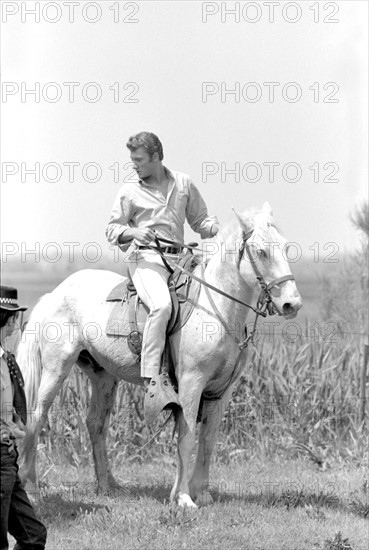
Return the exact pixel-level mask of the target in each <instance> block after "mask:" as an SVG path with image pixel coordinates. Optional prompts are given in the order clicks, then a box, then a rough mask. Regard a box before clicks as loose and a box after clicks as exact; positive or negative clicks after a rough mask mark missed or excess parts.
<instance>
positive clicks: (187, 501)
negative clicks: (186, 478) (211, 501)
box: [177, 493, 198, 510]
mask: <svg viewBox="0 0 369 550" xmlns="http://www.w3.org/2000/svg"><path fill="white" fill-rule="evenodd" d="M177 504H178V506H179V507H180V508H191V509H192V510H197V508H198V506H197V504H195V503H194V501H193V500H192V498H191V497H190V495H187V494H186V493H179V495H178V497H177Z"/></svg>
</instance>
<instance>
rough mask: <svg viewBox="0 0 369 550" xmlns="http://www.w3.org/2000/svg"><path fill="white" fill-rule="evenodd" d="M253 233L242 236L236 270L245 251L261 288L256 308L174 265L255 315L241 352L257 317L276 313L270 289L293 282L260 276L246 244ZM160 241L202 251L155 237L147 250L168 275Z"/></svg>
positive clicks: (254, 328) (252, 333)
mask: <svg viewBox="0 0 369 550" xmlns="http://www.w3.org/2000/svg"><path fill="white" fill-rule="evenodd" d="M253 231H254V230H253V229H252V230H251V231H249V232H248V233H246V234H244V235H243V239H242V247H241V249H240V253H239V257H238V262H237V267H238V269H239V268H240V263H241V261H242V258H243V255H244V252H245V250H246V252H247V255H248V258H249V260H250V263H251V265H252V267H253V270H254V272H255V274H256V279H257V281H258V282H259V284H260V287H261V291H260V294H259V297H258V299H257V302H256V308H254V307H253V306H251V305H250V304H247V303H246V302H243V301H242V300H239V299H238V298H235V297H234V296H232V295H231V294H228V293H227V292H224V291H223V290H220V289H219V288H217V287H215V286H213V285H211V284H210V283H207V282H206V281H205V280H204V279H201V278H200V277H197V276H196V275H194V274H193V273H192V272H190V271H188V270H187V269H185V268H183V267H182V266H180V265H178V264H177V263H176V264H175V266H176V267H177V269H179V270H180V271H182V273H185V275H187V276H188V277H191V278H192V279H194V280H195V281H197V282H199V283H200V284H202V285H204V286H206V287H208V288H210V289H211V290H213V291H214V292H217V293H218V294H221V295H222V296H225V297H226V298H229V299H230V300H233V301H234V302H237V303H239V304H241V305H243V306H245V307H248V308H249V309H252V311H253V312H254V313H255V320H254V326H253V329H252V331H251V333H250V334H249V335H248V336H247V329H246V327H245V334H246V338H245V340H243V342H240V343H239V345H238V346H239V348H240V350H241V351H242V350H243V349H245V348H246V347H247V346H248V344H249V342H250V341H251V343H252V344H253V345H254V334H255V332H256V328H257V322H258V320H259V316H261V317H266V316H267V311H266V310H268V313H269V315H274V314H275V313H276V311H275V307H274V304H273V298H272V296H271V294H270V291H271V289H272V288H273V287H275V286H278V285H279V284H281V283H284V282H285V281H294V280H295V277H294V276H293V275H292V274H291V275H284V276H283V277H278V278H277V279H274V280H273V281H271V282H270V283H267V282H266V281H265V280H264V277H263V275H262V274H261V272H260V270H259V268H258V266H257V265H256V262H255V259H254V257H253V255H252V253H251V250H250V245H249V244H248V242H247V241H248V239H249V238H250V237H251V235H252V233H253ZM160 241H161V242H164V243H167V244H171V245H172V246H178V247H183V248H188V249H189V250H199V251H201V252H202V250H201V249H200V248H197V247H196V246H194V245H192V244H180V243H177V242H175V241H170V240H168V239H164V238H162V237H155V244H156V247H154V246H150V247H149V248H151V249H152V250H156V251H157V252H159V254H160V256H161V258H162V260H163V263H164V265H165V267H166V268H167V269H168V270H169V271H170V273H173V268H172V267H171V266H170V265H169V263H168V262H167V260H166V258H165V257H164V252H163V250H162V248H161V246H160Z"/></svg>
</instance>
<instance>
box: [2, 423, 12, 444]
mask: <svg viewBox="0 0 369 550" xmlns="http://www.w3.org/2000/svg"><path fill="white" fill-rule="evenodd" d="M11 435H12V432H11V430H10V428H9V427H8V426H6V425H5V424H1V427H0V439H1V441H3V439H10V437H11Z"/></svg>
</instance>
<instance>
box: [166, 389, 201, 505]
mask: <svg viewBox="0 0 369 550" xmlns="http://www.w3.org/2000/svg"><path fill="white" fill-rule="evenodd" d="M179 387H180V401H181V404H182V409H179V410H178V411H177V412H176V424H177V426H176V427H177V429H178V458H177V475H176V479H175V482H174V485H173V488H172V491H171V494H170V500H171V502H176V503H177V504H178V506H181V507H185V506H187V507H189V508H197V505H196V504H195V503H194V502H193V500H192V499H191V497H190V490H189V477H190V471H189V470H190V461H191V454H192V451H193V448H194V444H195V433H196V416H197V411H198V409H199V404H200V397H201V393H202V389H201V388H200V386H199V385H197V387H196V385H194V384H191V381H190V380H187V381H184V380H182V381H181V382H180V386H179ZM190 390H191V391H190ZM183 411H186V413H187V414H186V417H187V420H188V421H189V423H188V422H187V421H186V418H185V414H184V412H183Z"/></svg>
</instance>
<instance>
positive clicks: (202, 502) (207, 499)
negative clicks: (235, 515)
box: [193, 491, 214, 506]
mask: <svg viewBox="0 0 369 550" xmlns="http://www.w3.org/2000/svg"><path fill="white" fill-rule="evenodd" d="M193 500H194V502H196V504H197V505H198V506H209V505H210V504H214V499H213V497H212V496H211V494H210V493H209V491H202V492H201V493H199V494H198V495H196V496H195V497H194V499H193Z"/></svg>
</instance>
